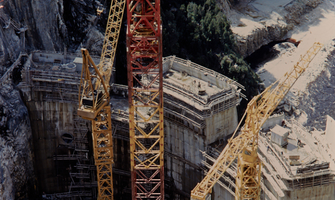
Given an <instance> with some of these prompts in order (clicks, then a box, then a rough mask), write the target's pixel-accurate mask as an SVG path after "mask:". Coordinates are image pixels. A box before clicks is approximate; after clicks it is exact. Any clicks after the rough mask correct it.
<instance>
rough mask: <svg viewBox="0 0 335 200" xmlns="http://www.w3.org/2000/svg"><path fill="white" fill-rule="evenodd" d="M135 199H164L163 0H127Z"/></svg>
mask: <svg viewBox="0 0 335 200" xmlns="http://www.w3.org/2000/svg"><path fill="white" fill-rule="evenodd" d="M126 6H127V70H128V98H129V99H128V101H129V135H130V154H131V155H130V162H131V181H132V182H131V188H132V199H133V200H134V199H164V132H163V131H164V130H163V90H162V86H163V79H162V35H161V31H162V29H161V19H160V0H127V4H126Z"/></svg>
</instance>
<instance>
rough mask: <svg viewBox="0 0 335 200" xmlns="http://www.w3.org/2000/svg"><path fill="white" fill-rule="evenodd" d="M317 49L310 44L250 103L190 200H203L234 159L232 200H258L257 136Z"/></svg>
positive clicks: (258, 161) (319, 45)
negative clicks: (236, 163)
mask: <svg viewBox="0 0 335 200" xmlns="http://www.w3.org/2000/svg"><path fill="white" fill-rule="evenodd" d="M321 47H322V45H321V44H320V43H314V45H313V46H312V47H311V48H310V49H309V50H308V51H307V53H306V54H305V55H304V56H302V57H301V58H300V60H299V61H298V63H297V64H295V65H294V67H293V69H292V70H291V71H290V72H287V73H286V74H285V75H284V76H283V77H282V78H281V79H280V80H278V81H276V82H275V83H273V84H272V85H270V86H269V87H267V88H266V89H265V90H264V91H263V92H262V93H261V94H259V95H257V96H255V97H254V98H253V99H251V101H250V102H249V103H248V107H247V109H246V111H245V114H244V116H246V119H245V124H244V126H243V127H242V129H241V133H240V134H239V135H238V136H237V137H235V138H233V137H234V135H235V133H236V132H237V130H238V129H239V126H238V127H237V128H236V131H235V133H234V135H233V137H232V138H233V139H230V140H229V142H228V144H227V146H226V147H225V148H224V150H223V151H222V152H221V154H220V156H219V157H218V158H217V160H216V161H215V162H214V164H213V166H212V167H211V169H210V170H209V172H208V173H207V175H206V176H205V178H204V179H203V180H202V181H201V182H200V183H198V184H197V185H196V187H195V188H194V189H193V190H192V192H191V198H192V199H201V200H204V199H206V197H207V195H208V194H209V193H210V192H211V189H212V188H213V186H214V184H215V183H216V182H217V181H218V180H219V179H220V177H221V176H222V175H223V174H224V172H225V171H226V170H227V168H228V167H229V166H230V165H231V164H232V162H233V161H234V160H235V159H236V158H237V157H238V170H237V177H236V190H235V199H237V200H242V199H248V200H258V199H259V198H260V192H261V188H260V180H261V179H260V178H261V162H260V160H259V158H258V155H257V150H258V133H259V131H260V129H261V127H262V125H263V124H264V122H265V121H266V120H267V118H268V117H269V116H270V115H271V113H272V112H273V111H274V110H275V108H276V107H277V106H278V104H279V103H280V102H281V100H282V99H283V98H284V97H285V95H286V94H287V92H288V91H289V90H290V88H291V87H292V86H293V84H294V83H295V82H296V80H297V79H298V78H299V77H300V75H301V74H302V73H303V72H304V71H305V69H306V68H307V67H308V66H309V63H310V62H311V61H312V60H313V58H314V57H315V55H316V54H317V53H318V52H319V51H320V49H321ZM242 120H243V119H242ZM242 120H241V121H242ZM240 123H241V122H240Z"/></svg>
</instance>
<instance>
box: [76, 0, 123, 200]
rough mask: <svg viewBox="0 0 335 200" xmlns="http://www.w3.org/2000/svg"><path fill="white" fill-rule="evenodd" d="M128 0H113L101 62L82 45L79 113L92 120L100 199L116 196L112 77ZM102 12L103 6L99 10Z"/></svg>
mask: <svg viewBox="0 0 335 200" xmlns="http://www.w3.org/2000/svg"><path fill="white" fill-rule="evenodd" d="M124 7H125V0H112V2H111V7H110V11H109V15H108V21H107V27H106V32H105V38H104V44H103V48H102V53H101V58H100V63H99V65H98V66H96V65H95V64H94V62H93V60H92V58H91V57H90V55H89V53H88V51H87V50H86V49H81V52H82V56H83V67H82V72H81V80H80V88H79V107H78V112H77V113H78V115H79V116H80V117H82V118H83V119H87V120H90V121H91V122H92V140H93V151H94V160H95V165H96V167H97V183H98V199H99V200H101V199H113V178H112V164H113V141H112V123H111V110H110V105H109V100H110V97H109V81H110V77H111V74H112V67H113V62H114V57H115V52H116V46H117V42H118V39H119V34H120V29H121V23H122V18H123V13H124ZM98 12H99V10H98Z"/></svg>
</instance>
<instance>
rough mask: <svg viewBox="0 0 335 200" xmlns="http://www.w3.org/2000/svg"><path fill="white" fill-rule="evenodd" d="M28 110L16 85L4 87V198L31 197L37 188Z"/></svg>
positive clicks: (0, 109) (0, 126)
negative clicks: (35, 185)
mask: <svg viewBox="0 0 335 200" xmlns="http://www.w3.org/2000/svg"><path fill="white" fill-rule="evenodd" d="M31 137H32V135H31V128H30V121H29V116H28V110H27V108H26V106H25V105H24V103H23V101H22V100H21V97H20V93H19V91H18V90H16V89H14V88H13V86H12V85H8V84H7V85H3V86H2V87H1V88H0V199H3V200H11V199H22V198H31V197H32V196H31V195H33V188H34V187H33V186H34V171H33V160H32V159H33V156H32V154H31Z"/></svg>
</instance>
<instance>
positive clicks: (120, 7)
mask: <svg viewBox="0 0 335 200" xmlns="http://www.w3.org/2000/svg"><path fill="white" fill-rule="evenodd" d="M125 5H126V0H112V2H111V7H110V10H109V15H108V21H107V27H106V32H105V38H104V44H103V46H102V51H101V58H100V63H99V71H100V73H102V76H103V77H104V80H105V83H106V84H109V80H110V77H111V74H112V70H113V62H114V58H115V52H116V46H117V43H118V40H119V35H120V30H121V24H122V18H123V13H124V7H125Z"/></svg>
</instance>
